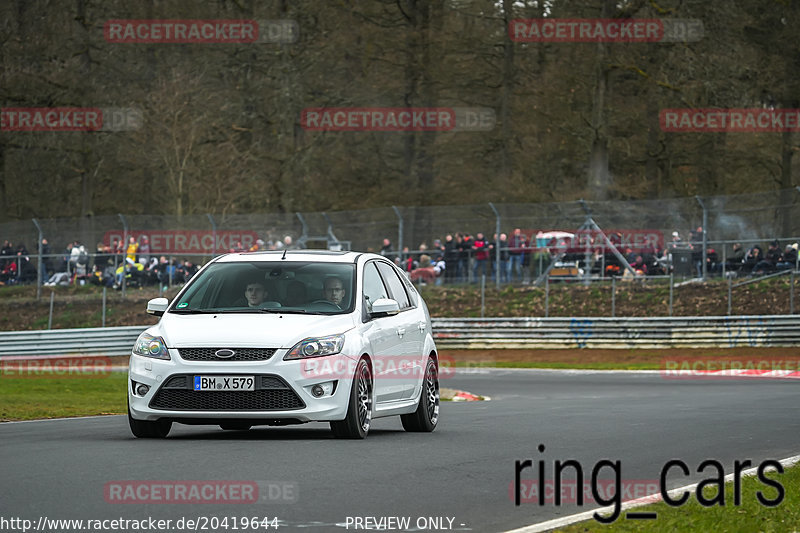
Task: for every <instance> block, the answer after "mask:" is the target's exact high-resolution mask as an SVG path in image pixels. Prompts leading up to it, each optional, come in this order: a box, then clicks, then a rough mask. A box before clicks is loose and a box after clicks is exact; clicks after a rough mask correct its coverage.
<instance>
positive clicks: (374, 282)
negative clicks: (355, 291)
mask: <svg viewBox="0 0 800 533" xmlns="http://www.w3.org/2000/svg"><path fill="white" fill-rule="evenodd" d="M388 297H389V296H388V295H387V292H386V287H385V286H384V285H383V280H382V279H381V276H380V274H378V270H377V269H376V268H375V262H374V261H371V262H369V263H367V264H366V266H364V300H365V306H366V309H367V312H368V313H371V312H372V303H373V302H375V301H376V300H379V299H381V298H388Z"/></svg>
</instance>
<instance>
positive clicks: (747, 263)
mask: <svg viewBox="0 0 800 533" xmlns="http://www.w3.org/2000/svg"><path fill="white" fill-rule="evenodd" d="M762 259H764V254H763V253H762V250H761V247H760V246H759V245H757V244H756V245H755V246H753V247H752V248H750V249H749V250H747V253H746V254H744V262H743V263H742V268H743V270H745V271H746V272H750V273H752V272H753V270H754V269H755V266H756V265H757V264H758V263H759V262H761V260H762Z"/></svg>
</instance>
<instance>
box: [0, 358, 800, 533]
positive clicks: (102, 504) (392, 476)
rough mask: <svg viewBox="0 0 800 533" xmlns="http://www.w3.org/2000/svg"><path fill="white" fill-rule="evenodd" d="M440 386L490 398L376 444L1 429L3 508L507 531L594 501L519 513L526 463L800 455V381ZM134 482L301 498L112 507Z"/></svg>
mask: <svg viewBox="0 0 800 533" xmlns="http://www.w3.org/2000/svg"><path fill="white" fill-rule="evenodd" d="M442 386H445V387H452V388H459V389H464V390H468V391H470V392H474V393H477V394H482V395H488V396H490V397H491V401H489V402H469V403H467V402H465V403H451V402H446V403H444V404H443V406H442V413H441V420H440V424H439V427H438V428H437V429H436V431H435V432H434V433H432V434H410V433H405V432H404V431H403V430H402V427H401V425H400V421H399V419H396V418H391V419H381V420H377V421H375V422H374V424H373V428H372V430H371V431H370V435H369V437H368V438H367V439H366V440H365V441H340V440H334V439H333V438H332V436H331V433H330V431H329V430H328V427H327V425H323V424H308V425H303V426H288V427H279V428H254V429H252V430H250V431H248V432H242V431H230V432H228V431H222V430H220V429H218V428H217V427H212V426H194V427H192V426H182V425H175V426H173V430H172V433H170V436H169V438H167V439H166V440H137V439H134V438H133V437H132V436H131V434H130V432H129V430H128V426H127V420H126V418H125V417H124V416H109V417H96V418H85V419H75V420H54V421H35V422H23V423H6V424H0V450H1V451H0V457H2V463H3V465H2V478H0V479H2V482H1V483H2V491H1V492H2V496H0V516H2V517H19V518H26V519H30V520H33V521H34V522H36V521H37V520H38V518H39V517H40V516H46V517H48V518H76V519H114V518H120V517H123V518H132V519H143V518H147V517H153V518H156V519H159V518H161V519H167V518H169V519H172V520H173V521H174V520H177V519H179V518H181V517H187V518H193V519H196V518H198V517H202V516H205V517H211V516H217V517H223V516H228V517H236V518H241V517H262V518H263V517H275V516H277V518H278V519H279V520H280V521H281V524H282V525H285V526H288V527H281V528H280V529H281V530H291V529H296V530H300V529H302V530H307V531H312V532H313V531H342V530H344V524H345V523H346V521H347V519H348V517H351V519H352V517H366V516H369V517H376V518H379V517H387V516H399V517H410V520H411V521H410V523H411V528H410V529H411V530H416V521H417V519H418V518H419V517H426V518H427V517H448V518H450V519H453V522H452V528H453V529H454V530H461V531H478V532H485V531H504V530H508V529H513V528H517V527H521V526H524V525H528V524H532V523H535V522H542V521H545V520H549V519H552V518H556V517H558V516H564V515H568V514H573V513H575V512H578V511H582V510H588V509H590V508H593V507H595V505H591V506H585V507H583V508H579V507H577V506H575V505H562V506H561V507H556V506H555V505H553V504H552V503H551V504H546V505H545V506H539V505H537V504H534V503H523V504H522V505H521V506H519V507H516V506H515V505H514V502H513V501H512V498H511V495H512V493H511V492H510V487H511V484H512V482H513V481H514V472H515V471H514V466H515V460H518V459H519V460H524V459H533V460H534V462H537V461H539V460H542V459H543V460H544V461H545V464H548V465H550V468H551V469H552V462H553V461H554V460H557V459H560V460H566V459H576V460H578V461H580V463H581V465H582V467H583V468H584V471H585V472H586V473H587V478H588V477H589V472H591V468H592V466H594V465H595V464H596V463H597V461H599V460H601V459H611V460H616V459H619V460H620V461H621V464H622V467H621V472H622V479H623V481H625V480H640V481H641V480H654V481H656V482H657V480H658V477H659V474H660V471H661V467H662V466H663V465H664V463H665V462H666V461H668V460H670V459H673V458H677V459H681V460H683V461H684V462H685V463H686V464H687V465H688V466H689V468H690V469H691V471H692V475H690V476H687V477H683V475H682V474H680V472H678V471H677V470H675V471H672V475H671V476H670V477H669V483H668V485H669V487H670V488H673V487H677V486H683V485H686V484H688V483H690V482H693V481H698V480H700V479H704V478H707V477H708V476H707V475H703V474H697V473H696V469H697V466H698V465H699V464H700V463H701V462H702V461H703V460H704V459H716V460H718V461H720V462H721V463H722V464H723V465H724V467H725V473H732V472H733V466H732V465H733V461H734V460H737V459H740V460H744V459H750V460H751V461H753V464H754V465H757V464H758V463H759V462H761V461H763V460H765V459H783V458H785V457H789V456H792V455H796V454H797V453H798V445H797V435H798V429H800V418H798V416H797V414H796V411H795V405H796V403H797V398H798V396H800V390H798V387H800V383H798V382H796V381H791V380H779V379H778V380H775V379H773V380H756V379H742V380H721V381H710V380H668V379H663V378H662V377H661V376H660V375H659V374H657V373H649V374H641V373H639V374H634V373H619V372H613V373H612V372H602V373H600V372H595V373H591V372H580V373H579V372H555V371H543V370H490V371H488V370H487V371H484V372H483V373H480V374H477V373H472V374H460V375H457V376H455V377H453V378H451V379H447V380H442ZM539 444H544V445H545V446H546V449H545V452H544V453H539V451H538V450H537V446H538V445H539ZM550 472H551V471H549V472H548V474H547V475H546V476H545V477H546V478H548V479H550V478H552V475H551V473H550ZM524 474H525V475H523V478H529V479H535V478H536V475H535V473H534V471H533V470H531V469H529V470H528V471H527V472H525V473H524ZM528 474H529V475H528ZM126 480H148V481H176V480H256V481H259V482H264V481H273V482H281V483H288V484H289V485H290V486H294V487H295V488H296V490H297V492H296V494H295V496H296V501H295V502H293V503H264V504H261V503H259V504H224V503H214V504H203V505H196V504H195V505H191V504H159V503H148V504H140V503H136V504H118V503H107V501H106V499H105V497H104V487H105V486H106V484H107V483H112V482H118V481H126ZM623 516H624V515H623ZM624 519H625V518H624V517H622V518H620V520H624ZM173 523H174V522H173ZM336 524H340V526H338V527H337V525H336ZM350 524H351V526H350V529H351V530H352V529H353V526H352V524H353V522H352V521H351V522H350ZM434 524H435V523H434ZM443 524H444V526H445V527H447V526H448V524H449V522H448V520H447V519H444V520H443ZM172 530H175V529H174V528H173V529H172ZM220 530H222V529H220ZM228 530H231V528H230V527H229V528H228ZM240 530H241V529H240ZM262 530H263V529H262Z"/></svg>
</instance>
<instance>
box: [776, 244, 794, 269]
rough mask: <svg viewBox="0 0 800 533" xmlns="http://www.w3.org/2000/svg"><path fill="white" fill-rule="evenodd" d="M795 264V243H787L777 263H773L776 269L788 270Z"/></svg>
mask: <svg viewBox="0 0 800 533" xmlns="http://www.w3.org/2000/svg"><path fill="white" fill-rule="evenodd" d="M796 265H797V243H794V244H787V245H786V248H784V250H783V255H782V256H781V259H780V261H778V264H777V265H775V266H776V268H777V269H778V270H789V269H792V268H794V267H795V266H796Z"/></svg>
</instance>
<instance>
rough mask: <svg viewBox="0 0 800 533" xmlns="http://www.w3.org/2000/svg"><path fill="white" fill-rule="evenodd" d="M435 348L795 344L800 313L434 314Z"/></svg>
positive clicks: (799, 337) (799, 331)
mask: <svg viewBox="0 0 800 533" xmlns="http://www.w3.org/2000/svg"><path fill="white" fill-rule="evenodd" d="M433 327H434V338H435V340H436V346H437V347H438V348H440V349H441V348H450V349H455V348H461V349H463V348H483V349H492V348H737V347H765V346H774V347H787V346H798V345H800V315H765V316H729V317H728V316H725V317H671V318H670V317H656V318H568V317H566V318H438V319H434V320H433Z"/></svg>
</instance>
